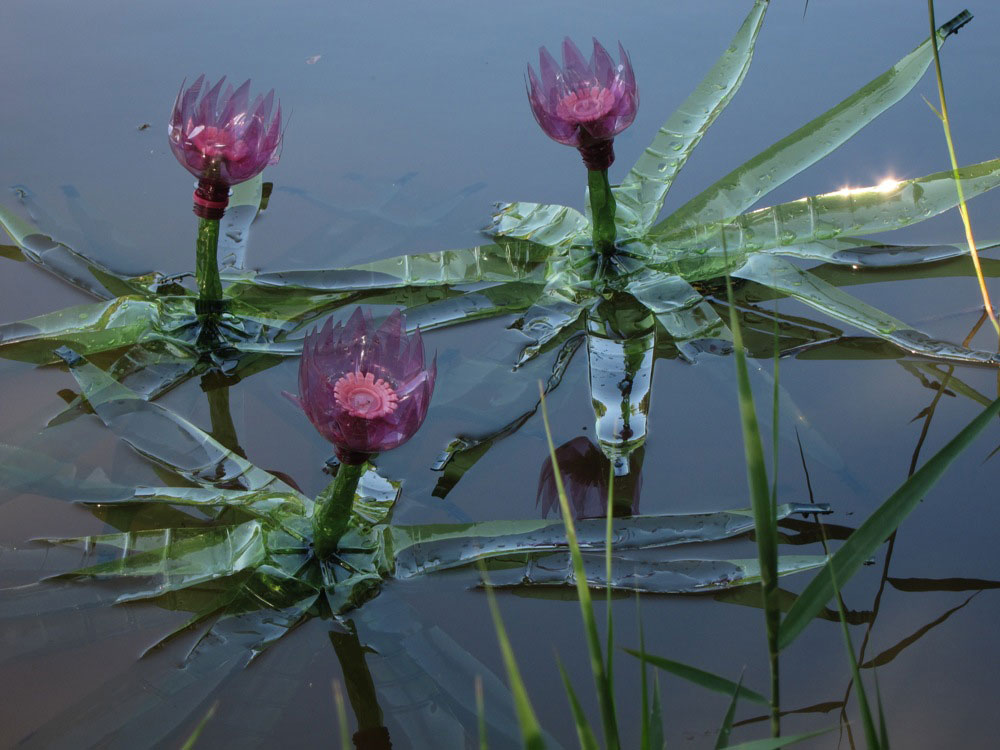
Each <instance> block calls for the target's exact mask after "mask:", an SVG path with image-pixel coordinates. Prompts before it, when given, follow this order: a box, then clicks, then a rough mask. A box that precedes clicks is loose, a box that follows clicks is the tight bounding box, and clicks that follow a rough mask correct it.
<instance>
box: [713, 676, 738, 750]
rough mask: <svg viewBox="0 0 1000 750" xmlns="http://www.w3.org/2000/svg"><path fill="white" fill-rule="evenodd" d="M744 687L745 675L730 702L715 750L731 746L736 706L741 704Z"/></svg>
mask: <svg viewBox="0 0 1000 750" xmlns="http://www.w3.org/2000/svg"><path fill="white" fill-rule="evenodd" d="M742 685H743V675H740V681H739V682H738V683H736V689H735V690H734V691H733V697H732V699H731V700H730V701H729V708H727V709H726V715H725V716H724V717H723V719H722V726H721V727H719V736H718V737H717V738H716V740H715V750H721V748H724V747H725V746H726V745H728V744H729V735H730V734H731V733H732V731H733V717H734V716H736V704H737V703H739V702H740V687H742Z"/></svg>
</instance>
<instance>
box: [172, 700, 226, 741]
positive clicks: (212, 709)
mask: <svg viewBox="0 0 1000 750" xmlns="http://www.w3.org/2000/svg"><path fill="white" fill-rule="evenodd" d="M218 707H219V704H218V703H217V702H216V703H213V704H212V705H211V707H210V708H209V709H208V711H206V712H205V715H204V716H202V717H201V721H199V722H198V726H196V727H195V728H194V731H193V732H191V736H190V737H188V738H187V740H186V741H185V742H184V744H183V745H181V750H193V748H194V746H195V743H196V742H198V738H199V737H200V736H201V733H202V732H203V731H204V729H205V727H206V726H207V725H208V722H209V721H211V719H212V717H213V716H215V710H216V709H217V708H218Z"/></svg>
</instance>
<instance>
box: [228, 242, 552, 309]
mask: <svg viewBox="0 0 1000 750" xmlns="http://www.w3.org/2000/svg"><path fill="white" fill-rule="evenodd" d="M552 253H553V249H552V248H549V247H545V246H543V245H538V244H535V243H533V242H521V241H517V240H511V241H506V242H499V243H497V244H494V245H478V246H476V247H471V248H466V249H464V250H445V251H442V252H436V253H418V254H414V255H401V256H399V257H396V258H389V259H387V260H377V261H373V262H371V263H364V264H361V265H357V266H351V267H350V268H343V269H331V270H318V271H272V272H266V273H256V272H253V271H235V270H232V271H228V272H223V273H222V274H221V276H222V279H223V280H224V281H232V282H237V283H238V284H240V285H248V284H252V285H256V286H260V287H285V288H289V289H308V290H312V291H315V292H326V293H329V292H354V291H359V290H360V291H366V290H370V289H390V288H395V287H403V286H438V285H454V284H472V283H477V282H481V281H487V282H500V281H523V280H524V279H527V278H528V277H529V276H531V275H532V274H533V273H535V272H536V271H537V270H538V269H540V267H541V266H542V264H544V262H545V261H546V260H547V259H548V257H549V256H550V255H551V254H552ZM242 293H243V292H242V291H241V289H240V287H237V289H236V290H234V291H233V292H232V294H233V295H234V296H238V295H240V294H242Z"/></svg>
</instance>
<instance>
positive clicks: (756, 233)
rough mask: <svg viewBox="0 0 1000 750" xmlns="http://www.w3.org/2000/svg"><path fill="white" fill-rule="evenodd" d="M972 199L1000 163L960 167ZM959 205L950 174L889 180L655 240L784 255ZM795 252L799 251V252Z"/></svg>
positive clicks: (701, 249) (997, 180)
mask: <svg viewBox="0 0 1000 750" xmlns="http://www.w3.org/2000/svg"><path fill="white" fill-rule="evenodd" d="M958 175H959V181H960V182H961V184H962V190H963V191H964V194H965V198H966V200H968V199H970V198H972V197H974V196H976V195H980V194H981V193H984V192H986V191H988V190H992V189H993V188H995V187H996V186H997V185H1000V159H993V160H991V161H985V162H981V163H979V164H972V165H969V166H966V167H960V168H959V170H958ZM956 205H958V193H957V191H956V190H955V177H954V174H953V173H952V172H951V171H950V170H949V171H947V172H936V173H934V174H930V175H927V176H926V177H918V178H915V179H911V180H900V181H886V182H884V183H881V184H879V185H874V186H871V187H864V188H845V189H843V190H838V191H836V192H832V193H825V194H823V195H815V196H810V197H806V198H799V199H798V200H794V201H790V202H788V203H781V204H778V205H776V206H770V207H768V208H761V209H758V210H756V211H751V212H749V213H746V214H742V215H740V216H736V217H735V218H733V219H725V220H723V221H721V222H715V223H706V224H700V225H696V226H689V227H686V228H681V229H678V230H671V232H670V233H667V234H660V235H656V236H655V237H653V238H652V239H654V240H655V241H656V242H658V243H661V244H662V245H664V246H665V247H669V248H674V253H679V252H682V251H683V252H694V253H696V254H699V255H704V254H705V253H708V254H709V257H711V256H712V255H713V254H716V253H721V252H723V250H727V251H728V252H729V253H732V254H735V253H741V252H755V251H761V250H772V249H774V250H775V251H776V252H780V248H781V247H783V246H789V247H792V248H794V247H798V246H800V245H802V244H803V243H809V242H812V241H814V240H828V239H831V238H834V237H836V236H838V235H840V234H843V233H848V234H851V235H855V234H870V233H875V232H886V231H889V230H892V229H899V228H901V227H905V226H908V225H910V224H913V223H916V222H918V221H924V220H925V219H929V218H930V217H932V216H935V215H937V214H939V213H941V212H943V211H947V210H948V209H950V208H954V207H955V206H956ZM793 252H794V251H793Z"/></svg>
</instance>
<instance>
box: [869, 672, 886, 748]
mask: <svg viewBox="0 0 1000 750" xmlns="http://www.w3.org/2000/svg"><path fill="white" fill-rule="evenodd" d="M872 675H873V676H874V677H875V700H876V701H877V702H878V741H879V745H880V747H881V750H889V727H888V726H887V725H886V721H885V709H884V708H883V707H882V690H881V689H880V688H879V686H878V672H877V671H876V670H874V669H873V670H872Z"/></svg>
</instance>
